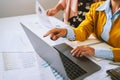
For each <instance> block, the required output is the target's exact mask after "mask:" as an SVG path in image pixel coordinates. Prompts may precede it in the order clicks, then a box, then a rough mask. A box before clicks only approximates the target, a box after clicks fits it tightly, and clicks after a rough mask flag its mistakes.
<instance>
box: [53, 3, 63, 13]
mask: <svg viewBox="0 0 120 80" xmlns="http://www.w3.org/2000/svg"><path fill="white" fill-rule="evenodd" d="M53 9H54V10H56V11H57V12H59V11H60V10H63V6H62V5H61V4H60V3H58V4H57V5H56V6H55V7H54V8H53Z"/></svg>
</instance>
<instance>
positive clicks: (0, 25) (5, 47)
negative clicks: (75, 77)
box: [0, 14, 117, 80]
mask: <svg viewBox="0 0 120 80" xmlns="http://www.w3.org/2000/svg"><path fill="white" fill-rule="evenodd" d="M50 20H51V22H52V23H54V24H56V25H57V26H58V27H60V26H65V24H64V23H63V22H61V21H59V20H58V19H56V18H54V17H50ZM21 21H22V22H25V23H28V25H29V24H31V23H32V24H35V25H37V26H28V28H29V29H31V30H32V31H33V32H34V33H35V34H36V35H38V36H39V37H41V38H42V39H43V40H45V41H46V42H47V43H48V44H50V45H51V46H52V45H55V44H59V43H63V42H66V43H68V44H70V45H71V46H73V47H74V46H75V45H73V43H74V42H70V41H68V40H67V39H64V38H60V39H58V40H57V41H52V40H50V39H49V38H48V37H47V38H43V37H42V36H43V34H44V33H45V32H46V31H47V30H49V29H46V28H41V27H40V25H39V24H38V23H40V22H39V20H38V18H37V16H36V15H35V14H32V15H25V16H16V17H8V18H1V19H0V53H1V52H33V51H34V49H33V47H32V46H31V44H30V42H29V40H28V38H27V36H26V34H25V32H24V31H23V29H22V27H21V25H20V24H19V23H20V22H21ZM92 60H93V61H94V62H96V63H97V64H98V65H100V66H101V70H100V71H98V72H96V73H94V74H92V75H90V76H88V77H87V78H85V79H84V80H110V78H109V77H107V74H106V70H108V69H111V68H115V67H117V66H115V65H110V64H109V62H111V61H109V60H100V61H96V60H94V59H92Z"/></svg>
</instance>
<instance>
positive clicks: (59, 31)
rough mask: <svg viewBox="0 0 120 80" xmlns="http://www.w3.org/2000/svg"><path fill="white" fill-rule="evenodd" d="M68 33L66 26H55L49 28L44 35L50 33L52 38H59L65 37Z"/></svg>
mask: <svg viewBox="0 0 120 80" xmlns="http://www.w3.org/2000/svg"><path fill="white" fill-rule="evenodd" d="M66 34H67V30H66V28H53V29H51V30H49V31H48V32H47V33H46V34H45V35H44V36H43V37H47V36H48V35H50V38H51V39H52V40H54V41H55V40H57V39H58V38H59V37H64V36H66Z"/></svg>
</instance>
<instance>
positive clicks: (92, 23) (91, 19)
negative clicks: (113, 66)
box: [74, 2, 120, 61]
mask: <svg viewBox="0 0 120 80" xmlns="http://www.w3.org/2000/svg"><path fill="white" fill-rule="evenodd" d="M103 3H104V2H98V3H95V4H93V5H92V6H91V9H90V11H89V12H88V13H87V14H86V19H85V20H84V21H83V22H82V23H81V24H80V25H79V26H78V28H74V32H75V36H76V40H80V41H83V40H86V39H87V38H88V37H89V36H90V34H91V33H93V34H94V35H95V36H96V37H97V38H98V39H100V40H102V39H101V34H102V32H103V27H104V25H105V23H106V14H105V12H104V11H96V9H97V8H98V7H99V6H100V5H101V4H103ZM107 43H108V44H109V45H111V46H113V47H114V48H112V51H113V55H114V61H120V16H118V18H117V19H116V20H115V21H114V23H113V25H112V28H111V30H110V34H109V40H108V42H107Z"/></svg>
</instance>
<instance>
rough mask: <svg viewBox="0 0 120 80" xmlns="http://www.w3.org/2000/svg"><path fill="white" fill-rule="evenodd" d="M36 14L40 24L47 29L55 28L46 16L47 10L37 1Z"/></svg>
mask: <svg viewBox="0 0 120 80" xmlns="http://www.w3.org/2000/svg"><path fill="white" fill-rule="evenodd" d="M36 14H37V15H38V18H39V20H40V22H41V23H42V24H44V27H47V28H52V27H55V25H53V24H52V23H51V22H50V20H49V18H48V16H47V15H46V11H45V9H44V8H43V7H42V5H41V4H40V3H39V2H38V1H37V0H36Z"/></svg>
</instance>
